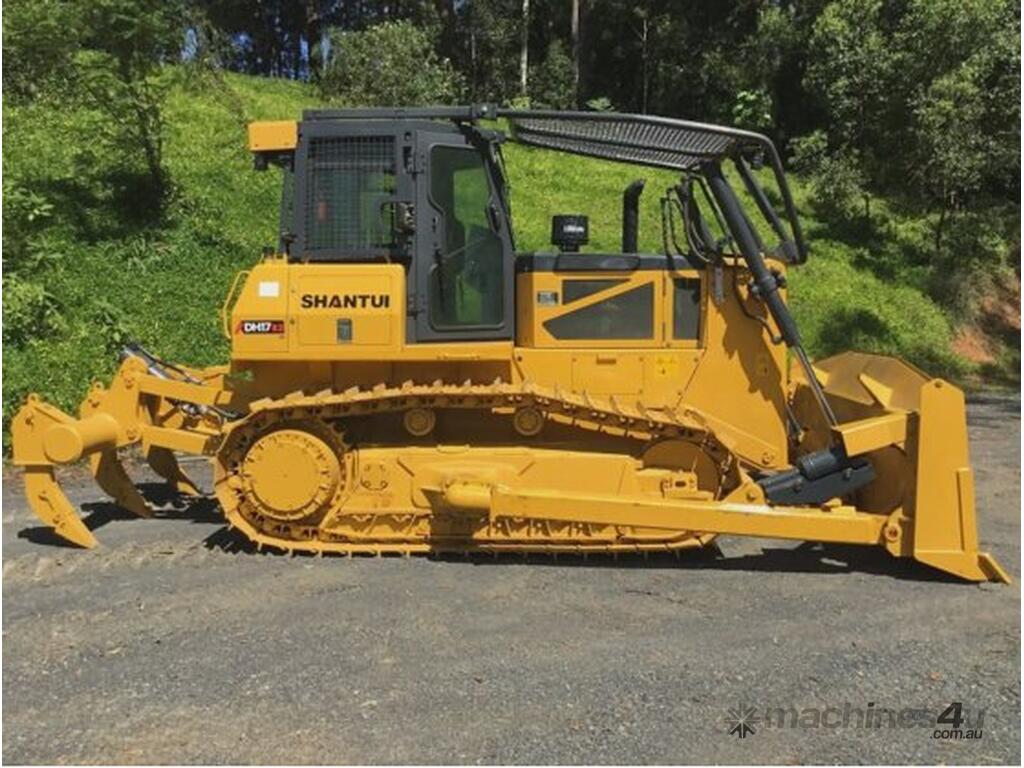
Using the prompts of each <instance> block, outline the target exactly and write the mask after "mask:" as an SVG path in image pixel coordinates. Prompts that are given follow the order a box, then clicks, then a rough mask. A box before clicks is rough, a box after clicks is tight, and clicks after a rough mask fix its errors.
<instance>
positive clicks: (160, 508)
mask: <svg viewBox="0 0 1024 768" xmlns="http://www.w3.org/2000/svg"><path fill="white" fill-rule="evenodd" d="M136 487H137V488H138V489H139V492H140V493H141V494H142V496H143V498H144V499H145V500H146V501H147V502H148V503H149V505H150V507H151V508H152V509H153V518H154V519H157V520H186V521H191V522H193V523H199V524H206V525H209V524H212V523H223V521H224V517H223V515H222V514H221V513H220V508H219V506H218V504H217V500H216V499H215V498H213V497H212V496H187V495H184V494H181V493H178V492H177V491H175V490H174V489H172V488H170V487H169V486H168V485H167V484H166V483H160V482H150V483H139V484H138V485H137V486H136ZM79 509H80V511H81V513H82V522H83V523H85V527H86V528H88V529H89V530H90V531H97V530H99V529H101V528H103V527H105V526H107V525H109V524H110V523H114V522H119V521H133V520H139V519H140V518H138V517H136V516H135V515H134V514H132V513H131V512H129V511H128V510H126V509H123V508H122V507H120V506H118V505H117V504H116V503H115V502H113V501H91V502H87V503H85V504H82V505H80V507H79ZM17 535H18V538H19V539H25V540H26V541H29V542H31V543H33V544H41V545H43V546H51V547H59V548H63V549H79V547H78V545H77V544H74V543H72V542H70V541H67V540H66V539H64V538H62V537H61V536H58V535H57V534H56V533H55V532H54V530H53V529H52V528H50V527H49V526H43V525H40V526H30V527H27V528H22V529H21V530H20V531H18V534H17Z"/></svg>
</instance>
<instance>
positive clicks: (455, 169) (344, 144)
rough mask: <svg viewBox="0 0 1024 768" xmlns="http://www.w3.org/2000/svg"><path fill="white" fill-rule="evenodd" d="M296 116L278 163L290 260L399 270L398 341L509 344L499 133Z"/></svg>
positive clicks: (509, 283) (507, 235)
mask: <svg viewBox="0 0 1024 768" xmlns="http://www.w3.org/2000/svg"><path fill="white" fill-rule="evenodd" d="M336 114H337V113H330V112H327V113H323V112H307V113H306V115H305V116H304V120H303V121H302V123H301V124H299V127H298V129H297V134H296V136H295V149H294V153H293V154H277V155H276V157H274V158H273V159H275V160H277V162H278V164H280V165H283V166H284V168H285V176H286V178H285V192H284V194H283V196H282V200H283V202H282V212H281V238H280V246H279V247H280V250H281V252H282V253H285V254H287V256H288V259H289V261H292V262H303V263H310V262H329V263H345V262H354V263H367V262H371V263H372V262H385V263H396V264H401V265H402V266H403V267H404V268H405V271H406V296H405V302H406V313H407V320H406V333H405V335H406V341H407V342H410V343H411V342H429V341H439V340H452V341H458V340H470V339H475V340H492V339H511V338H512V337H513V334H514V328H513V322H514V317H515V312H514V281H513V279H512V274H513V242H512V233H511V227H510V225H509V215H508V208H507V205H506V201H505V196H504V179H503V176H502V173H501V170H500V165H499V163H498V161H497V158H496V151H497V150H496V146H497V142H498V141H499V139H500V135H499V134H497V133H495V132H492V131H483V130H480V129H478V128H476V127H474V126H471V125H467V124H460V123H457V122H440V121H426V120H397V119H367V120H351V119H338V118H337V117H336Z"/></svg>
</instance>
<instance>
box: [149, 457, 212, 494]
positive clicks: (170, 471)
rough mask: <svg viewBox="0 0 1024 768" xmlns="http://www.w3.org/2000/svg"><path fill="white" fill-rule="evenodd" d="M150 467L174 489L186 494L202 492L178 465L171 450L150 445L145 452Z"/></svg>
mask: <svg viewBox="0 0 1024 768" xmlns="http://www.w3.org/2000/svg"><path fill="white" fill-rule="evenodd" d="M146 461H147V462H149V466H150V468H151V469H152V470H153V471H154V472H156V473H157V474H158V475H160V477H162V478H163V479H164V480H166V481H167V483H168V485H170V486H171V487H172V488H173V489H174V490H175V491H177V492H178V493H183V494H185V495H186V496H202V495H203V492H202V491H200V490H199V486H197V485H196V484H195V482H193V480H192V478H190V477H189V476H188V475H186V474H185V472H184V471H183V470H182V468H181V467H180V466H179V465H178V460H177V459H176V458H175V456H174V453H173V451H171V450H169V449H167V448H161V447H160V446H156V445H154V446H151V447H150V449H149V450H148V451H147V452H146Z"/></svg>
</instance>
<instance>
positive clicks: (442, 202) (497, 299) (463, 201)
mask: <svg viewBox="0 0 1024 768" xmlns="http://www.w3.org/2000/svg"><path fill="white" fill-rule="evenodd" d="M430 199H431V202H432V203H433V204H434V206H435V207H436V208H437V209H438V211H440V212H441V213H442V224H441V226H442V229H443V236H439V237H438V239H437V241H436V242H437V244H438V245H437V246H436V247H435V252H434V261H433V264H432V266H431V267H430V269H431V276H430V288H429V294H430V324H431V325H432V326H433V327H435V328H469V327H487V326H496V325H500V324H501V322H502V318H503V317H504V311H505V307H504V306H503V292H504V291H503V289H504V274H503V269H504V265H503V264H502V253H503V250H502V245H501V238H500V237H499V235H498V234H497V233H496V232H495V231H494V229H493V228H492V226H491V219H490V216H489V214H488V209H489V206H490V205H491V188H490V183H489V181H488V176H487V170H486V168H485V167H484V164H483V161H482V160H481V158H480V156H479V154H478V153H477V152H476V151H475V150H474V149H472V148H461V147H446V146H436V147H434V148H433V149H432V150H431V152H430ZM438 234H439V235H440V233H438Z"/></svg>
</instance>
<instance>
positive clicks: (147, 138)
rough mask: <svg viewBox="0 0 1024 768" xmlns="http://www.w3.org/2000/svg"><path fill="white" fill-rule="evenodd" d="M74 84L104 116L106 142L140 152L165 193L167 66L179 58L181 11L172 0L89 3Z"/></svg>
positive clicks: (94, 0) (96, 0)
mask: <svg viewBox="0 0 1024 768" xmlns="http://www.w3.org/2000/svg"><path fill="white" fill-rule="evenodd" d="M82 23H83V32H82V36H81V45H82V48H81V49H80V50H79V51H78V53H77V54H76V56H75V64H74V68H75V70H76V75H75V79H76V83H77V84H79V85H80V86H81V87H82V89H83V92H84V94H85V97H86V99H87V102H88V105H89V106H91V107H93V108H94V109H96V110H97V111H100V112H103V113H105V114H106V115H107V116H108V117H109V118H110V122H109V124H108V127H107V138H108V139H109V140H110V141H111V143H112V144H113V145H115V146H117V147H118V148H120V149H121V150H124V151H127V152H129V153H132V152H136V153H139V154H141V156H142V159H143V160H144V161H145V167H146V170H147V172H148V174H149V177H150V182H151V184H152V190H153V191H154V192H155V193H157V194H158V195H162V194H163V190H164V186H165V181H166V179H165V176H164V168H163V127H164V126H163V113H162V110H161V105H162V102H163V99H164V96H165V94H166V87H167V83H166V81H165V80H161V79H160V78H159V74H160V71H161V69H162V68H163V66H164V65H165V64H168V63H173V62H176V61H177V60H178V59H179V55H180V52H181V46H182V42H183V35H184V7H183V6H182V5H181V4H179V3H177V2H174V0H89V2H88V3H86V4H84V6H83V12H82Z"/></svg>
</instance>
